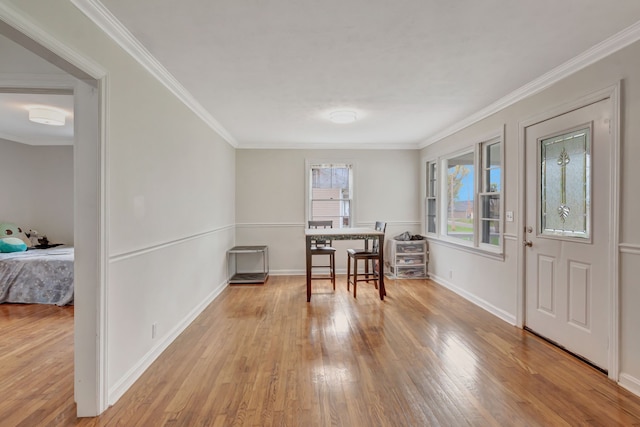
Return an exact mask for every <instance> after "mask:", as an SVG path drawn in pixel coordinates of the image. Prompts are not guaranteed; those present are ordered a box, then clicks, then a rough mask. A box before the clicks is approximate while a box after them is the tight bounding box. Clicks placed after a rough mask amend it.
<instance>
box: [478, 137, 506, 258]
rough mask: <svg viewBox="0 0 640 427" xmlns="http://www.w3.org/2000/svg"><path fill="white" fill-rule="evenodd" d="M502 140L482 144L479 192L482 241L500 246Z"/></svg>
mask: <svg viewBox="0 0 640 427" xmlns="http://www.w3.org/2000/svg"><path fill="white" fill-rule="evenodd" d="M500 157H501V156H500V141H499V140H494V141H489V142H485V143H483V144H482V188H481V192H480V194H479V197H480V206H481V215H482V216H481V217H480V230H482V231H481V236H480V242H482V243H484V244H488V245H494V246H500V230H501V229H502V224H501V215H500V212H501V209H500V198H501V193H502V188H501V182H502V161H501V158H500Z"/></svg>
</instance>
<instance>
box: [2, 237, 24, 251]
mask: <svg viewBox="0 0 640 427" xmlns="http://www.w3.org/2000/svg"><path fill="white" fill-rule="evenodd" d="M26 250H27V245H25V243H24V242H23V241H22V240H20V239H18V238H17V237H2V238H0V253H10V252H24V251H26Z"/></svg>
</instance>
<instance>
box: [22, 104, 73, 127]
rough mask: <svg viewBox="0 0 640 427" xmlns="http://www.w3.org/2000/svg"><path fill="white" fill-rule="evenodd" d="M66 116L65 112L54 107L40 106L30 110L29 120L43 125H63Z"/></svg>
mask: <svg viewBox="0 0 640 427" xmlns="http://www.w3.org/2000/svg"><path fill="white" fill-rule="evenodd" d="M64 118H65V114H64V112H62V111H60V110H54V109H52V108H43V107H38V108H32V109H30V110H29V120H31V121H32V122H35V123H42V124H43V125H51V126H63V125H64Z"/></svg>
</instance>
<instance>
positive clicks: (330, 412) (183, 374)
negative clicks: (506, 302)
mask: <svg viewBox="0 0 640 427" xmlns="http://www.w3.org/2000/svg"><path fill="white" fill-rule="evenodd" d="M386 284H387V294H388V295H387V297H386V298H385V300H384V302H383V301H380V299H379V296H378V294H377V292H376V291H375V290H374V289H373V287H369V286H367V285H362V287H361V289H360V291H359V292H358V298H357V299H354V298H353V297H352V296H351V295H350V294H348V293H347V290H346V282H345V278H344V276H343V277H339V278H338V282H337V284H336V285H337V290H336V291H335V293H334V292H333V291H332V290H331V284H330V282H329V281H327V282H326V283H324V282H319V281H318V282H314V288H313V296H312V298H311V302H310V303H307V302H306V291H305V284H304V277H301V276H296V277H271V278H270V279H269V281H268V283H267V284H266V285H265V286H237V287H230V288H227V289H226V290H225V291H224V292H223V293H222V294H221V295H220V297H219V298H218V299H217V300H216V301H214V302H213V303H212V304H211V305H210V306H209V307H208V308H207V309H206V310H205V311H204V313H203V314H202V315H201V316H199V317H198V318H197V319H196V320H195V322H194V323H193V324H192V325H191V326H189V328H188V329H187V330H186V331H185V332H184V333H183V334H182V335H181V336H180V337H179V338H178V339H177V340H176V341H175V342H174V343H173V344H172V345H171V346H170V347H169V348H168V349H167V350H166V351H165V352H164V353H163V354H162V355H161V356H160V358H159V359H158V360H157V361H156V362H155V363H154V364H153V365H152V366H151V367H150V368H149V369H148V370H147V372H145V374H144V375H143V376H142V377H141V378H140V380H139V381H138V382H136V384H134V386H133V387H132V388H131V389H130V390H128V391H127V393H126V394H125V395H124V396H123V397H122V398H121V399H120V400H119V401H118V402H117V403H116V404H115V405H114V406H113V407H111V408H109V409H108V410H107V411H106V412H105V413H104V414H103V415H101V416H100V417H97V418H91V419H81V420H77V419H76V418H75V408H74V405H73V391H72V387H73V369H72V363H73V351H72V341H73V337H72V333H71V330H72V327H73V319H72V316H73V308H72V307H65V308H60V307H49V306H15V305H5V306H2V305H0V314H1V317H0V331H2V340H0V349H1V350H2V351H1V353H0V369H1V370H2V375H1V376H0V381H1V382H0V385H1V387H0V393H1V394H0V425H2V426H4V425H11V426H18V425H20V426H40V425H45V426H49V425H51V426H68V425H79V426H272V425H277V426H281V425H287V426H328V425H340V426H430V425H433V426H436V425H452V426H464V425H472V426H512V425H514V426H515V425H527V426H563V425H601V426H615V425H640V397H637V396H634V395H633V394H631V393H629V392H627V391H625V390H624V389H622V388H620V387H618V386H617V385H616V384H615V383H613V382H611V381H609V380H608V379H607V378H606V376H605V375H603V374H602V373H600V372H598V371H596V370H595V369H593V368H591V367H590V366H588V365H586V364H584V363H582V362H580V361H578V360H576V359H574V358H573V357H571V356H570V355H567V354H566V353H564V352H563V351H561V350H559V349H557V348H555V347H553V346H551V345H549V344H548V343H546V342H545V341H543V340H541V339H539V338H538V337H536V336H534V335H532V334H530V333H528V332H526V331H522V330H520V329H517V328H515V327H512V326H510V325H508V324H506V323H504V322H503V321H501V320H499V319H497V318H495V317H494V316H492V315H491V314H489V313H487V312H485V311H483V310H482V309H480V308H478V307H476V306H474V305H473V304H471V303H469V302H467V301H465V300H463V299H462V298H460V297H459V296H457V295H455V294H453V293H451V292H450V291H448V290H446V289H443V288H442V287H440V286H438V285H436V284H434V283H432V282H430V281H427V280H395V281H394V280H388V281H387V282H386ZM32 307H44V308H32ZM18 355H21V356H18ZM5 423H6V424H5Z"/></svg>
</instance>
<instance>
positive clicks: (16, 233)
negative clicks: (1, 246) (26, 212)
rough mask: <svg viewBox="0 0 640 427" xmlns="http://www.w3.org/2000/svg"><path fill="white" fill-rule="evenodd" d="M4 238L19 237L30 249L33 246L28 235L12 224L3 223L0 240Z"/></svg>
mask: <svg viewBox="0 0 640 427" xmlns="http://www.w3.org/2000/svg"><path fill="white" fill-rule="evenodd" d="M3 237H17V238H18V239H20V240H22V241H23V242H24V244H25V245H27V247H28V248H30V247H31V246H33V244H32V243H31V240H29V238H28V237H27V235H26V234H24V232H23V231H22V229H21V228H20V227H18V226H17V225H15V224H12V223H10V222H3V223H2V224H0V239H2V238H3Z"/></svg>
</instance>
